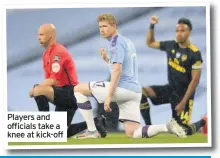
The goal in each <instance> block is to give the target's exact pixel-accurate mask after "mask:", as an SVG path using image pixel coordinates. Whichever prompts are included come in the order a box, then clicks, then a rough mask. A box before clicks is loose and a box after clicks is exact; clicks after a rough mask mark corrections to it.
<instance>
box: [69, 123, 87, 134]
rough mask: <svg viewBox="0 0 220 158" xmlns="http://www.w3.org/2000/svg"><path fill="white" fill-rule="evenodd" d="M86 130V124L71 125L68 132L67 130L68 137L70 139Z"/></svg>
mask: <svg viewBox="0 0 220 158" xmlns="http://www.w3.org/2000/svg"><path fill="white" fill-rule="evenodd" d="M85 129H87V125H86V122H80V123H75V124H71V125H69V127H68V130H67V137H68V138H69V137H71V136H73V135H75V134H77V133H79V132H82V131H83V130H85Z"/></svg>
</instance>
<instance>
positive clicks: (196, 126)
mask: <svg viewBox="0 0 220 158" xmlns="http://www.w3.org/2000/svg"><path fill="white" fill-rule="evenodd" d="M205 124H206V121H205V120H204V119H201V120H199V121H197V122H195V123H192V124H189V125H188V130H187V135H193V134H194V133H196V132H197V131H199V129H200V128H201V127H203V126H204V125H205Z"/></svg>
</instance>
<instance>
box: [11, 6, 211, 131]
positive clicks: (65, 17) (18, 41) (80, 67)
mask: <svg viewBox="0 0 220 158" xmlns="http://www.w3.org/2000/svg"><path fill="white" fill-rule="evenodd" d="M104 12H111V13H113V14H114V15H115V16H116V18H117V19H118V21H119V26H118V29H119V33H121V34H122V35H124V36H126V37H128V38H130V39H131V40H132V41H133V42H134V44H135V46H136V49H137V55H138V61H139V77H140V82H141V84H142V85H143V86H147V85H154V84H166V83H167V65H166V55H165V53H164V52H160V51H158V50H153V49H150V48H148V47H147V46H146V45H145V40H146V37H145V36H146V33H147V29H148V27H149V17H150V16H151V15H157V16H159V18H160V21H159V24H158V25H157V26H156V32H155V36H156V39H157V40H169V39H174V38H175V26H176V23H177V20H178V19H179V18H180V17H188V18H190V19H191V20H192V23H193V32H192V36H191V41H192V43H193V44H195V45H196V46H197V47H198V48H199V49H200V50H201V52H202V57H203V60H204V65H203V66H204V68H203V72H202V77H201V81H200V84H199V87H198V88H197V93H196V98H195V101H194V106H193V114H192V121H196V120H198V119H200V118H201V117H202V116H203V115H204V114H206V112H207V107H208V106H207V67H206V59H207V57H206V8H205V7H167V8H159V7H157V8H87V9H85V8H78V9H70V8H69V9H20V10H18V9H16V10H14V9H10V10H7V68H8V73H7V74H8V76H7V84H8V85H7V87H8V111H37V106H36V104H35V101H34V99H31V98H29V96H28V92H29V90H30V89H31V88H32V86H33V85H34V84H36V83H39V82H41V81H42V80H43V69H42V61H41V55H42V52H43V49H42V48H40V46H39V42H38V40H37V31H38V27H39V26H40V25H41V24H44V23H53V24H54V25H55V26H56V28H57V39H58V41H59V42H61V43H63V44H64V45H65V46H67V48H68V50H69V52H70V53H71V55H72V57H73V58H74V60H75V63H76V67H77V72H78V77H79V80H80V82H88V81H90V80H104V79H107V78H108V75H109V74H108V66H107V64H106V63H105V62H104V61H102V60H101V59H100V57H99V54H98V52H99V49H100V48H101V47H106V46H107V44H108V42H107V41H106V40H103V39H102V38H101V37H100V35H99V32H98V25H97V23H96V19H97V16H98V15H99V14H100V13H104ZM91 101H92V102H93V103H94V108H96V109H97V105H96V103H95V101H94V100H93V99H92V98H91ZM51 109H52V110H53V109H54V107H53V105H51ZM151 117H152V123H154V124H160V123H166V122H167V121H168V120H169V119H170V118H171V109H170V105H166V104H164V105H161V106H151ZM80 121H83V119H82V117H81V114H80V113H79V112H77V114H76V115H75V117H74V119H73V122H80ZM141 122H142V123H143V120H141ZM119 127H120V129H121V127H122V126H121V125H120V124H119Z"/></svg>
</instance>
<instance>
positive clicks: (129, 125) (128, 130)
mask: <svg viewBox="0 0 220 158" xmlns="http://www.w3.org/2000/svg"><path fill="white" fill-rule="evenodd" d="M138 128H140V123H137V122H132V121H125V122H124V129H125V134H126V135H127V136H128V137H130V138H133V136H134V132H135V130H137V129H138Z"/></svg>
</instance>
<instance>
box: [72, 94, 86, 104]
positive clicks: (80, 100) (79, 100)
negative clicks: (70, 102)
mask: <svg viewBox="0 0 220 158" xmlns="http://www.w3.org/2000/svg"><path fill="white" fill-rule="evenodd" d="M74 95H75V97H76V100H77V103H85V102H87V101H89V99H88V97H87V96H85V95H83V94H82V93H80V92H75V93H74Z"/></svg>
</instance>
